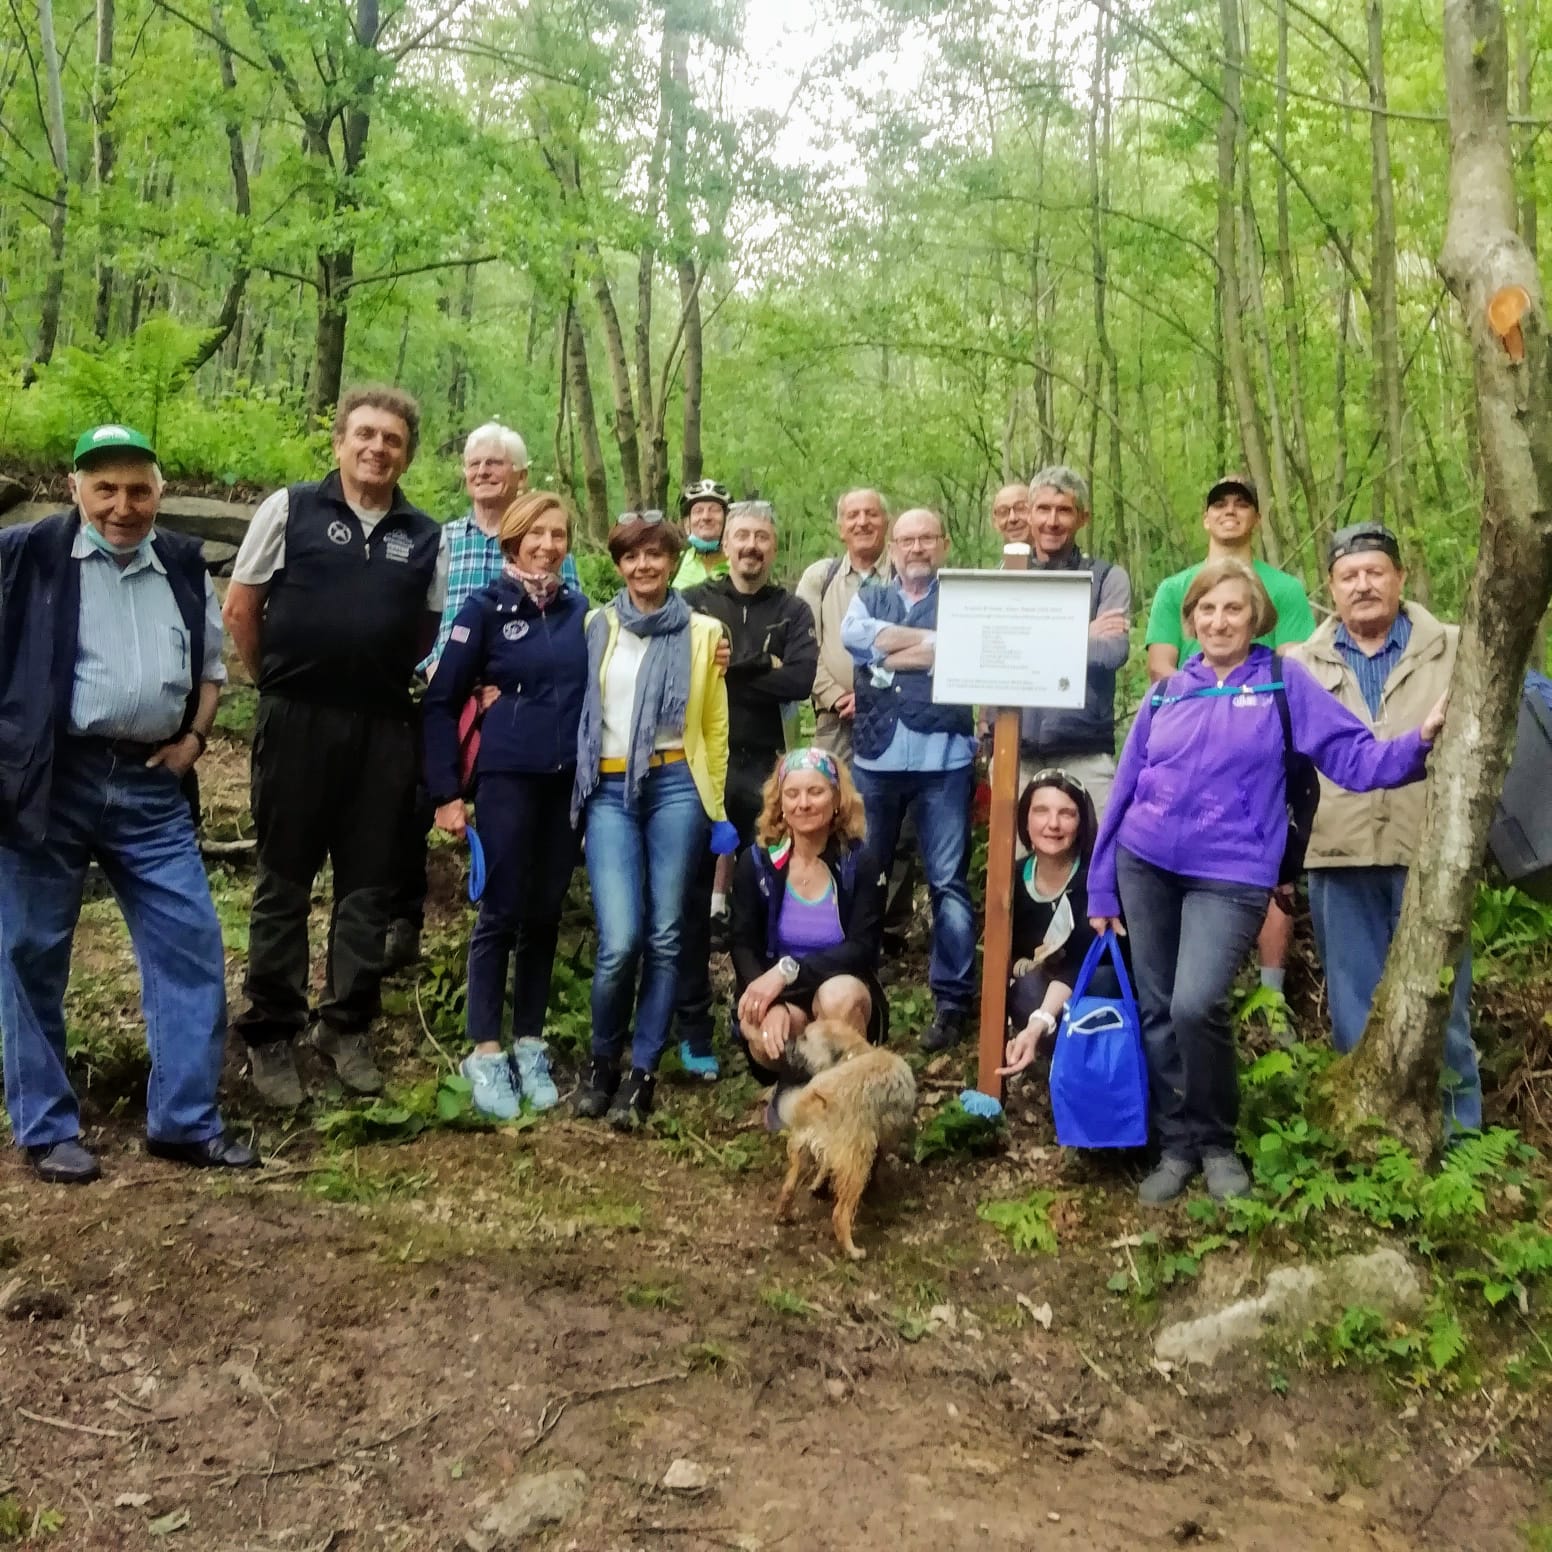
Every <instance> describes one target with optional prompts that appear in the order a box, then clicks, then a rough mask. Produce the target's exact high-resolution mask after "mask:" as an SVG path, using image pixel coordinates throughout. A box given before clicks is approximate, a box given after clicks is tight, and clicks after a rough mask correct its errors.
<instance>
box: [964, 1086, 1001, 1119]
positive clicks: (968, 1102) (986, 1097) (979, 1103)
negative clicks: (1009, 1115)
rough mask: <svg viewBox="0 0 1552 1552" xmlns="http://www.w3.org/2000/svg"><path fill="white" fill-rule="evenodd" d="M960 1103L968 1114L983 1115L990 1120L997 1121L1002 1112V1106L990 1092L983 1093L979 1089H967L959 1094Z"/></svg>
mask: <svg viewBox="0 0 1552 1552" xmlns="http://www.w3.org/2000/svg"><path fill="white" fill-rule="evenodd" d="M959 1103H960V1104H961V1105H963V1106H964V1108H965V1110H966V1112H967V1113H968V1114H970V1115H973V1116H982V1117H984V1118H985V1119H986V1120H988V1121H995V1120H997V1119H998V1117H999V1116H1001V1114H1002V1106H1001V1105H999V1104H998V1103H997V1101H996V1100H995V1099H993V1098H992V1097H991V1095H990V1094H983V1093H982V1092H981V1091H980V1090H979V1089H965V1090H964V1091H963V1092H962V1093H961V1094H960V1096H959Z"/></svg>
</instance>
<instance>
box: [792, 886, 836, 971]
mask: <svg viewBox="0 0 1552 1552" xmlns="http://www.w3.org/2000/svg"><path fill="white" fill-rule="evenodd" d="M845 941H846V934H845V933H844V932H843V931H842V930H841V912H840V907H839V906H838V905H837V903H836V899H835V884H834V883H833V882H832V883H831V884H830V886H829V887H828V888H827V889H826V890H825V892H824V893H823V894H822V895H821V896H820V897H819V898H818V899H817V900H805V899H803V897H802V896H801V895H797V894H794V893H793V891H792V886H791V885H790V884H788V885H787V889H786V893H785V894H784V895H783V896H782V900H781V916H780V917H779V919H778V920H777V923H776V947H777V948H778V949H779V950H780V951H781V952H782V953H783V954H790V955H791V956H792V957H793V958H794V959H801V958H802V957H803V956H804V955H805V954H812V953H814V952H815V951H816V950H817V949H822V948H834V947H835V946H836V944H837V943H844V942H845Z"/></svg>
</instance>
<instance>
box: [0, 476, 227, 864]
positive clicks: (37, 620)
mask: <svg viewBox="0 0 1552 1552" xmlns="http://www.w3.org/2000/svg"><path fill="white" fill-rule="evenodd" d="M80 529H81V516H80V513H79V512H77V511H76V510H75V508H73V507H72V508H71V509H70V510H69V511H68V512H56V513H55V514H54V515H53V516H52V517H45V518H41V519H40V520H39V521H38V522H36V523H26V524H23V525H21V526H19V527H16V528H6V529H0V840H5V841H7V842H9V843H17V842H20V843H23V844H36V843H38V842H40V841H41V840H42V839H43V837H44V835H45V834H46V833H47V829H48V812H49V798H50V795H51V792H52V788H53V773H54V746H55V743H56V741H57V740H58V739H60V738H62V737H64V736H65V735H66V734H67V733H68V732H69V731H70V699H71V696H72V694H73V693H74V690H75V660H76V651H77V645H78V639H77V633H78V628H79V625H80V614H81V568H80V565H79V563H78V562H76V561H73V560H72V559H71V558H70V551H71V548H72V547H73V546H74V544H75V538H76V535H77V534H78V533H79V532H80ZM151 547H152V548H153V549H154V550H155V551H156V554H157V557H158V558H159V559H160V560H161V563H162V565H163V566H165V567H166V568H167V581H168V583H169V585H170V586H171V587H172V593H173V598H174V599H175V600H176V602H177V605H178V612H179V614H181V615H182V616H183V623H184V627H185V628H186V629H187V631H188V633H189V650H190V658H189V661H190V662H192V663H203V662H204V660H205V555H204V551H203V550H202V549H201V548H200V545H199V541H198V540H197V539H189V538H185V537H184V536H182V535H181V534H171V533H166V532H163V531H162V530H161V529H157V530H156V531H155V534H154V536H153V538H152V540H151ZM199 691H200V684H199V675H198V673H197V672H196V674H195V675H194V688H193V689H192V690H191V691H190V692H189V699H188V704H187V706H186V707H185V709H184V714H183V726H184V727H185V728H187V727H188V726H189V725H190V724H191V723H192V722H193V720H194V712H195V710H196V708H197V707H198V705H199Z"/></svg>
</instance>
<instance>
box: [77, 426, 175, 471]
mask: <svg viewBox="0 0 1552 1552" xmlns="http://www.w3.org/2000/svg"><path fill="white" fill-rule="evenodd" d="M126 451H127V452H136V453H144V454H145V455H146V457H147V458H149V459H150V460H151V461H152V463H155V462H156V449H155V448H154V447H152V446H151V444H150V442H149V441H147V440H146V438H145V436H144V435H142V433H140V432H139V431H136V430H135V429H134V428H133V427H132V426H121V425H119V424H118V423H117V422H115V421H109V422H108V424H107V425H105V426H93V427H92V429H91V430H90V431H83V432H82V433H81V435H80V437H79V438H78V439H77V441H76V444H75V453H74V454H73V455H72V457H71V465H70V466H71V467H72V468H74V469H79V468H80V467H81V462H82V460H83V459H86V458H90V457H91V456H92V454H93V453H114V452H126Z"/></svg>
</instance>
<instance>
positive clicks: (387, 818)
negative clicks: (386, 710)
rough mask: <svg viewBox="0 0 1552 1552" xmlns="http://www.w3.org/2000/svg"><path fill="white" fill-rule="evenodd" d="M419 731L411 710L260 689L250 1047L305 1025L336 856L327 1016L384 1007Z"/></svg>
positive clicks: (360, 1016)
mask: <svg viewBox="0 0 1552 1552" xmlns="http://www.w3.org/2000/svg"><path fill="white" fill-rule="evenodd" d="M416 765H417V762H416V754H415V738H414V733H413V731H412V728H411V725H410V723H409V722H408V721H405V720H403V719H402V718H397V717H389V716H383V715H380V714H378V713H375V712H369V711H348V710H342V709H341V708H339V707H337V706H314V705H312V704H310V703H308V702H306V701H294V700H289V699H287V698H286V697H284V696H280V695H266V696H261V697H260V700H259V715H258V722H257V724H256V726H255V728H254V734H253V776H252V806H253V823H254V830H255V832H256V836H257V841H258V875H257V879H256V881H255V884H254V890H253V914H252V917H251V920H250V926H249V933H248V975H247V979H246V982H245V984H244V990H245V992H246V993H247V997H248V1006H247V1008H246V1009H244V1011H243V1012H242V1014H241V1015H240V1016H239V1017H238V1019H237V1028H238V1030H239V1031H240V1033H241V1034H242V1037H243V1039H245V1040H246V1041H247V1042H248V1044H249V1045H265V1044H268V1043H271V1042H274V1041H278V1040H290V1039H292V1038H294V1037H295V1036H296V1035H298V1034H299V1033H301V1031H302V1029H303V1028H304V1027H305V1025H306V1023H307V967H308V953H307V913H308V906H309V903H310V901H311V897H312V886H313V880H314V878H315V877H316V876H317V874H318V870H319V868H321V867H322V866H323V863H324V860H325V859H327V860H328V861H330V862H331V863H333V865H334V909H333V913H332V915H331V917H330V921H329V941H328V951H327V961H326V965H327V969H326V976H325V989H324V996H323V1000H322V1001H321V1002H320V1003H319V1004H318V1016H319V1018H321V1019H322V1020H323V1021H324V1022H325V1023H327V1024H329V1025H331V1026H332V1027H333V1028H335V1029H339V1030H342V1031H346V1032H359V1031H361V1030H364V1029H365V1028H366V1026H367V1025H368V1024H370V1023H371V1021H372V1019H373V1018H374V1017H376V1015H377V1011H378V1006H379V1002H378V993H379V989H380V986H381V982H382V975H383V939H384V937H385V936H386V934H387V930H388V903H389V899H390V897H391V895H392V892H393V888H394V885H395V882H396V881H397V878H398V866H399V845H400V837H401V836H402V835H403V833H404V829H405V824H406V819H405V814H406V810H407V809H408V808H409V806H410V804H411V801H412V799H413V796H414V791H415V776H416Z"/></svg>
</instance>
